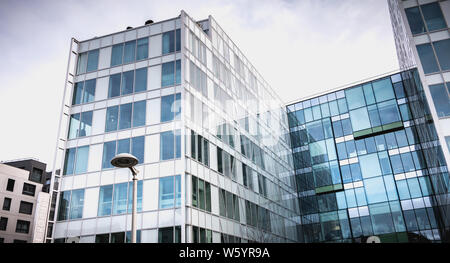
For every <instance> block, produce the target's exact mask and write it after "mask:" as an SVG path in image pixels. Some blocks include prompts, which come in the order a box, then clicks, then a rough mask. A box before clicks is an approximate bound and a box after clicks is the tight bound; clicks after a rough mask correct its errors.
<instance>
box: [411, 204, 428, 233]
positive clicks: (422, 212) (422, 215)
mask: <svg viewBox="0 0 450 263" xmlns="http://www.w3.org/2000/svg"><path fill="white" fill-rule="evenodd" d="M415 212H416V219H417V225H418V226H419V229H420V230H426V229H430V228H431V226H430V221H429V220H428V216H427V211H426V209H425V208H421V209H416V210H415Z"/></svg>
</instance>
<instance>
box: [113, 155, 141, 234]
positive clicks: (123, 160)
mask: <svg viewBox="0 0 450 263" xmlns="http://www.w3.org/2000/svg"><path fill="white" fill-rule="evenodd" d="M138 162H139V161H138V159H137V158H136V157H134V156H133V155H131V154H129V153H121V154H118V155H116V156H114V158H112V160H111V164H112V165H113V166H115V167H118V168H129V169H130V170H131V173H132V174H133V211H132V214H131V243H136V213H137V212H136V211H137V177H136V175H137V174H138V172H139V171H138V170H136V168H134V166H135V165H136V164H138Z"/></svg>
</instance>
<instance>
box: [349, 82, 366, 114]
mask: <svg viewBox="0 0 450 263" xmlns="http://www.w3.org/2000/svg"><path fill="white" fill-rule="evenodd" d="M345 97H346V98H347V104H348V109H349V110H353V109H357V108H360V107H363V106H366V103H365V101H364V93H363V90H362V87H361V86H359V87H356V88H351V89H346V90H345Z"/></svg>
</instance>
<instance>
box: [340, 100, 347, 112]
mask: <svg viewBox="0 0 450 263" xmlns="http://www.w3.org/2000/svg"><path fill="white" fill-rule="evenodd" d="M338 106H339V114H344V113H346V112H348V108H347V102H346V100H345V98H343V99H338Z"/></svg>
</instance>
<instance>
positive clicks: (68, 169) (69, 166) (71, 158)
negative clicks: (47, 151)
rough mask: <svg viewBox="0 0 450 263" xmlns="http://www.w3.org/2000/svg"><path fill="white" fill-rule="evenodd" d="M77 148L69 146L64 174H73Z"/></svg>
mask: <svg viewBox="0 0 450 263" xmlns="http://www.w3.org/2000/svg"><path fill="white" fill-rule="evenodd" d="M76 150H77V149H76V148H69V149H67V150H66V156H65V159H64V170H63V174H73V168H74V164H75V152H76Z"/></svg>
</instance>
